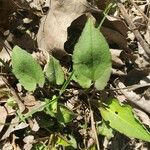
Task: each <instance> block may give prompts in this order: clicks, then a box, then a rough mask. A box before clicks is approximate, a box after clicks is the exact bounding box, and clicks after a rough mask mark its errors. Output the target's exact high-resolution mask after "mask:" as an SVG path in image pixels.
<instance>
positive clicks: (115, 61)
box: [110, 49, 125, 68]
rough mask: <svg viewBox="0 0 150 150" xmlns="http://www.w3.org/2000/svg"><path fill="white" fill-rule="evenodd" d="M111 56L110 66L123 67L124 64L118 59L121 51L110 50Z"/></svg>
mask: <svg viewBox="0 0 150 150" xmlns="http://www.w3.org/2000/svg"><path fill="white" fill-rule="evenodd" d="M110 52H111V56H112V64H113V66H114V67H116V68H118V67H123V66H124V65H125V64H124V63H123V61H122V60H121V59H120V54H121V52H122V50H119V49H110Z"/></svg>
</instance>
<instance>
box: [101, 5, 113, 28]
mask: <svg viewBox="0 0 150 150" xmlns="http://www.w3.org/2000/svg"><path fill="white" fill-rule="evenodd" d="M112 6H113V3H110V4H109V5H108V6H107V7H106V8H105V10H104V12H103V14H104V17H103V18H102V20H101V22H100V24H99V26H98V29H100V28H101V26H102V24H103V23H104V21H105V19H106V16H107V14H108V13H109V11H110V9H111V8H112Z"/></svg>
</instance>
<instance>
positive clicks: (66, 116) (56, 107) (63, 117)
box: [45, 96, 74, 125]
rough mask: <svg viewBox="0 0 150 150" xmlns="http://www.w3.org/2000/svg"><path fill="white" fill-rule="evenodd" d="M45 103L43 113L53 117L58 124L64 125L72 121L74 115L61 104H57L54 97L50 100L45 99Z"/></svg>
mask: <svg viewBox="0 0 150 150" xmlns="http://www.w3.org/2000/svg"><path fill="white" fill-rule="evenodd" d="M46 103H47V106H46V108H45V112H46V113H47V114H49V115H50V116H52V117H55V118H56V119H57V121H58V122H59V123H60V124H62V125H64V124H66V123H69V122H71V121H72V120H73V119H74V113H73V112H72V111H71V110H70V109H68V108H67V107H66V106H64V105H63V104H60V103H58V99H57V98H56V96H53V99H52V100H49V99H46Z"/></svg>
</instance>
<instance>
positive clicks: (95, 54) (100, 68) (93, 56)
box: [73, 19, 111, 90]
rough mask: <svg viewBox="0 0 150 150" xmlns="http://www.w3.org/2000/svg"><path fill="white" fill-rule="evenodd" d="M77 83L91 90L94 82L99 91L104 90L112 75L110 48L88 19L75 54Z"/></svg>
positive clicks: (74, 66)
mask: <svg viewBox="0 0 150 150" xmlns="http://www.w3.org/2000/svg"><path fill="white" fill-rule="evenodd" d="M73 69H74V76H75V78H76V79H75V81H77V82H78V83H79V84H80V85H81V86H82V87H83V88H89V87H90V86H91V84H92V82H94V85H95V87H96V88H97V89H98V90H103V89H104V87H105V86H106V85H107V82H108V80H109V78H110V74H111V55H110V51H109V46H108V44H107V42H106V40H105V38H104V36H103V35H102V34H101V33H100V31H99V30H98V29H97V28H95V27H94V24H93V22H92V20H91V19H88V21H87V23H86V25H85V27H84V29H83V32H82V34H81V36H80V38H79V41H78V43H77V44H76V45H75V49H74V52H73Z"/></svg>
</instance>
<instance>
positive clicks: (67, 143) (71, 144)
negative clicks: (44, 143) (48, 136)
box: [56, 134, 77, 150]
mask: <svg viewBox="0 0 150 150" xmlns="http://www.w3.org/2000/svg"><path fill="white" fill-rule="evenodd" d="M66 136H67V137H68V138H69V139H66V138H65V137H63V136H60V135H57V142H56V143H57V144H58V145H62V146H64V147H67V148H69V149H70V150H71V149H77V142H76V140H75V138H74V137H73V136H72V135H68V134H67V135H66Z"/></svg>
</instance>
